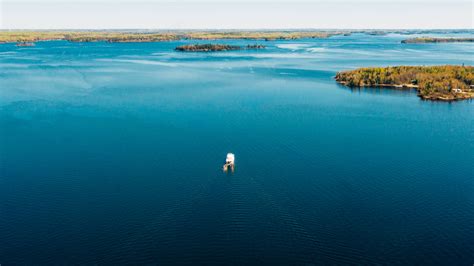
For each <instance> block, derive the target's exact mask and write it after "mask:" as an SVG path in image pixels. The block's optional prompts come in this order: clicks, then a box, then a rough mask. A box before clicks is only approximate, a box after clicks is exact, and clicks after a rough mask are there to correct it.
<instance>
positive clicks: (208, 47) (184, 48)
mask: <svg viewBox="0 0 474 266" xmlns="http://www.w3.org/2000/svg"><path fill="white" fill-rule="evenodd" d="M263 48H265V46H264V45H261V44H253V45H247V46H244V47H242V46H238V45H228V44H210V43H209V44H188V45H181V46H178V47H176V48H175V50H176V51H180V52H218V51H233V50H242V49H248V50H250V49H263Z"/></svg>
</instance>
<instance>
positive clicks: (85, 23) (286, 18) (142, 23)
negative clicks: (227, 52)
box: [0, 0, 474, 29]
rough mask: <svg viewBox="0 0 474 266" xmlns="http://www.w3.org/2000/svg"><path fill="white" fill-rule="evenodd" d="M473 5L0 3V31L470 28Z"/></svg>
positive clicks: (284, 0)
mask: <svg viewBox="0 0 474 266" xmlns="http://www.w3.org/2000/svg"><path fill="white" fill-rule="evenodd" d="M473 13H474V9H473V0H434V1H433V0H432V1H429V0H415V1H409V0H401V1H400V0H398V1H397V0H378V1H367V0H362V1H361V0H335V1H334V0H333V1H329V0H313V1H311V0H302V1H301V0H299V1H291V0H280V1H270V0H257V1H251V0H240V1H238V0H221V1H203V0H185V1H178V0H174V1H173V0H155V1H152V0H142V1H132V0H121V1H114V0H99V1H92V0H71V1H68V0H62V1H60V0H0V29H295V28H306V29H310V28H313V29H334V28H345V29H371V28H372V29H387V28H389V29H404V28H405V29H409V28H416V29H449V28H451V29H452V28H463V29H472V28H473V25H474V22H473Z"/></svg>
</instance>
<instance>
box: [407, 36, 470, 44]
mask: <svg viewBox="0 0 474 266" xmlns="http://www.w3.org/2000/svg"><path fill="white" fill-rule="evenodd" d="M439 42H443V43H444V42H474V38H432V37H417V38H410V39H406V40H403V41H402V43H439Z"/></svg>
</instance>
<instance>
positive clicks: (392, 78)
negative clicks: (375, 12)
mask: <svg viewBox="0 0 474 266" xmlns="http://www.w3.org/2000/svg"><path fill="white" fill-rule="evenodd" d="M335 79H336V81H337V82H339V83H341V84H343V85H346V86H348V87H391V88H401V89H410V88H414V89H416V90H417V91H418V96H420V97H421V98H422V99H426V100H440V101H454V100H463V99H471V98H474V67H473V66H453V65H446V66H394V67H369V68H359V69H356V70H350V71H342V72H338V73H337V74H336V77H335Z"/></svg>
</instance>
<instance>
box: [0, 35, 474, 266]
mask: <svg viewBox="0 0 474 266" xmlns="http://www.w3.org/2000/svg"><path fill="white" fill-rule="evenodd" d="M406 37H407V36H401V35H395V34H391V35H387V36H368V35H363V34H354V35H352V36H336V37H331V38H329V39H321V40H318V39H308V40H288V41H276V42H266V43H265V44H266V45H268V48H267V49H265V50H258V51H235V52H234V51H232V52H219V53H178V52H174V51H173V48H174V47H175V46H177V45H180V44H183V43H195V41H177V42H162V43H137V44H131V43H121V44H120V43H117V44H108V43H68V42H63V41H51V42H40V43H38V44H37V46H36V47H15V46H14V45H13V44H3V45H0V264H2V265H16V264H35V265H39V264H55V265H64V264H110V263H115V264H124V263H130V264H159V265H163V264H170V263H176V264H220V265H222V264H262V263H265V264H283V265H300V264H305V265H308V264H309V265H311V264H364V265H368V264H401V265H407V264H423V265H436V264H440V265H472V263H474V241H473V240H474V167H473V160H474V103H473V101H461V102H453V103H443V102H430V101H423V100H421V99H420V98H418V97H417V95H416V92H415V91H400V90H383V89H349V88H346V87H343V86H340V85H337V84H336V83H335V82H334V80H333V77H334V75H335V73H336V71H338V70H343V69H353V68H356V67H362V66H386V65H437V64H462V63H464V64H466V65H474V49H473V48H474V44H466V43H451V44H404V45H402V44H400V40H402V39H404V38H406ZM410 37H412V36H410ZM219 42H224V43H231V44H239V45H244V44H249V43H255V42H254V41H242V40H240V41H239V40H234V41H219ZM227 152H233V153H235V154H236V171H235V173H234V174H225V173H223V172H222V170H221V166H222V163H223V161H224V159H225V155H226V153H227Z"/></svg>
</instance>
